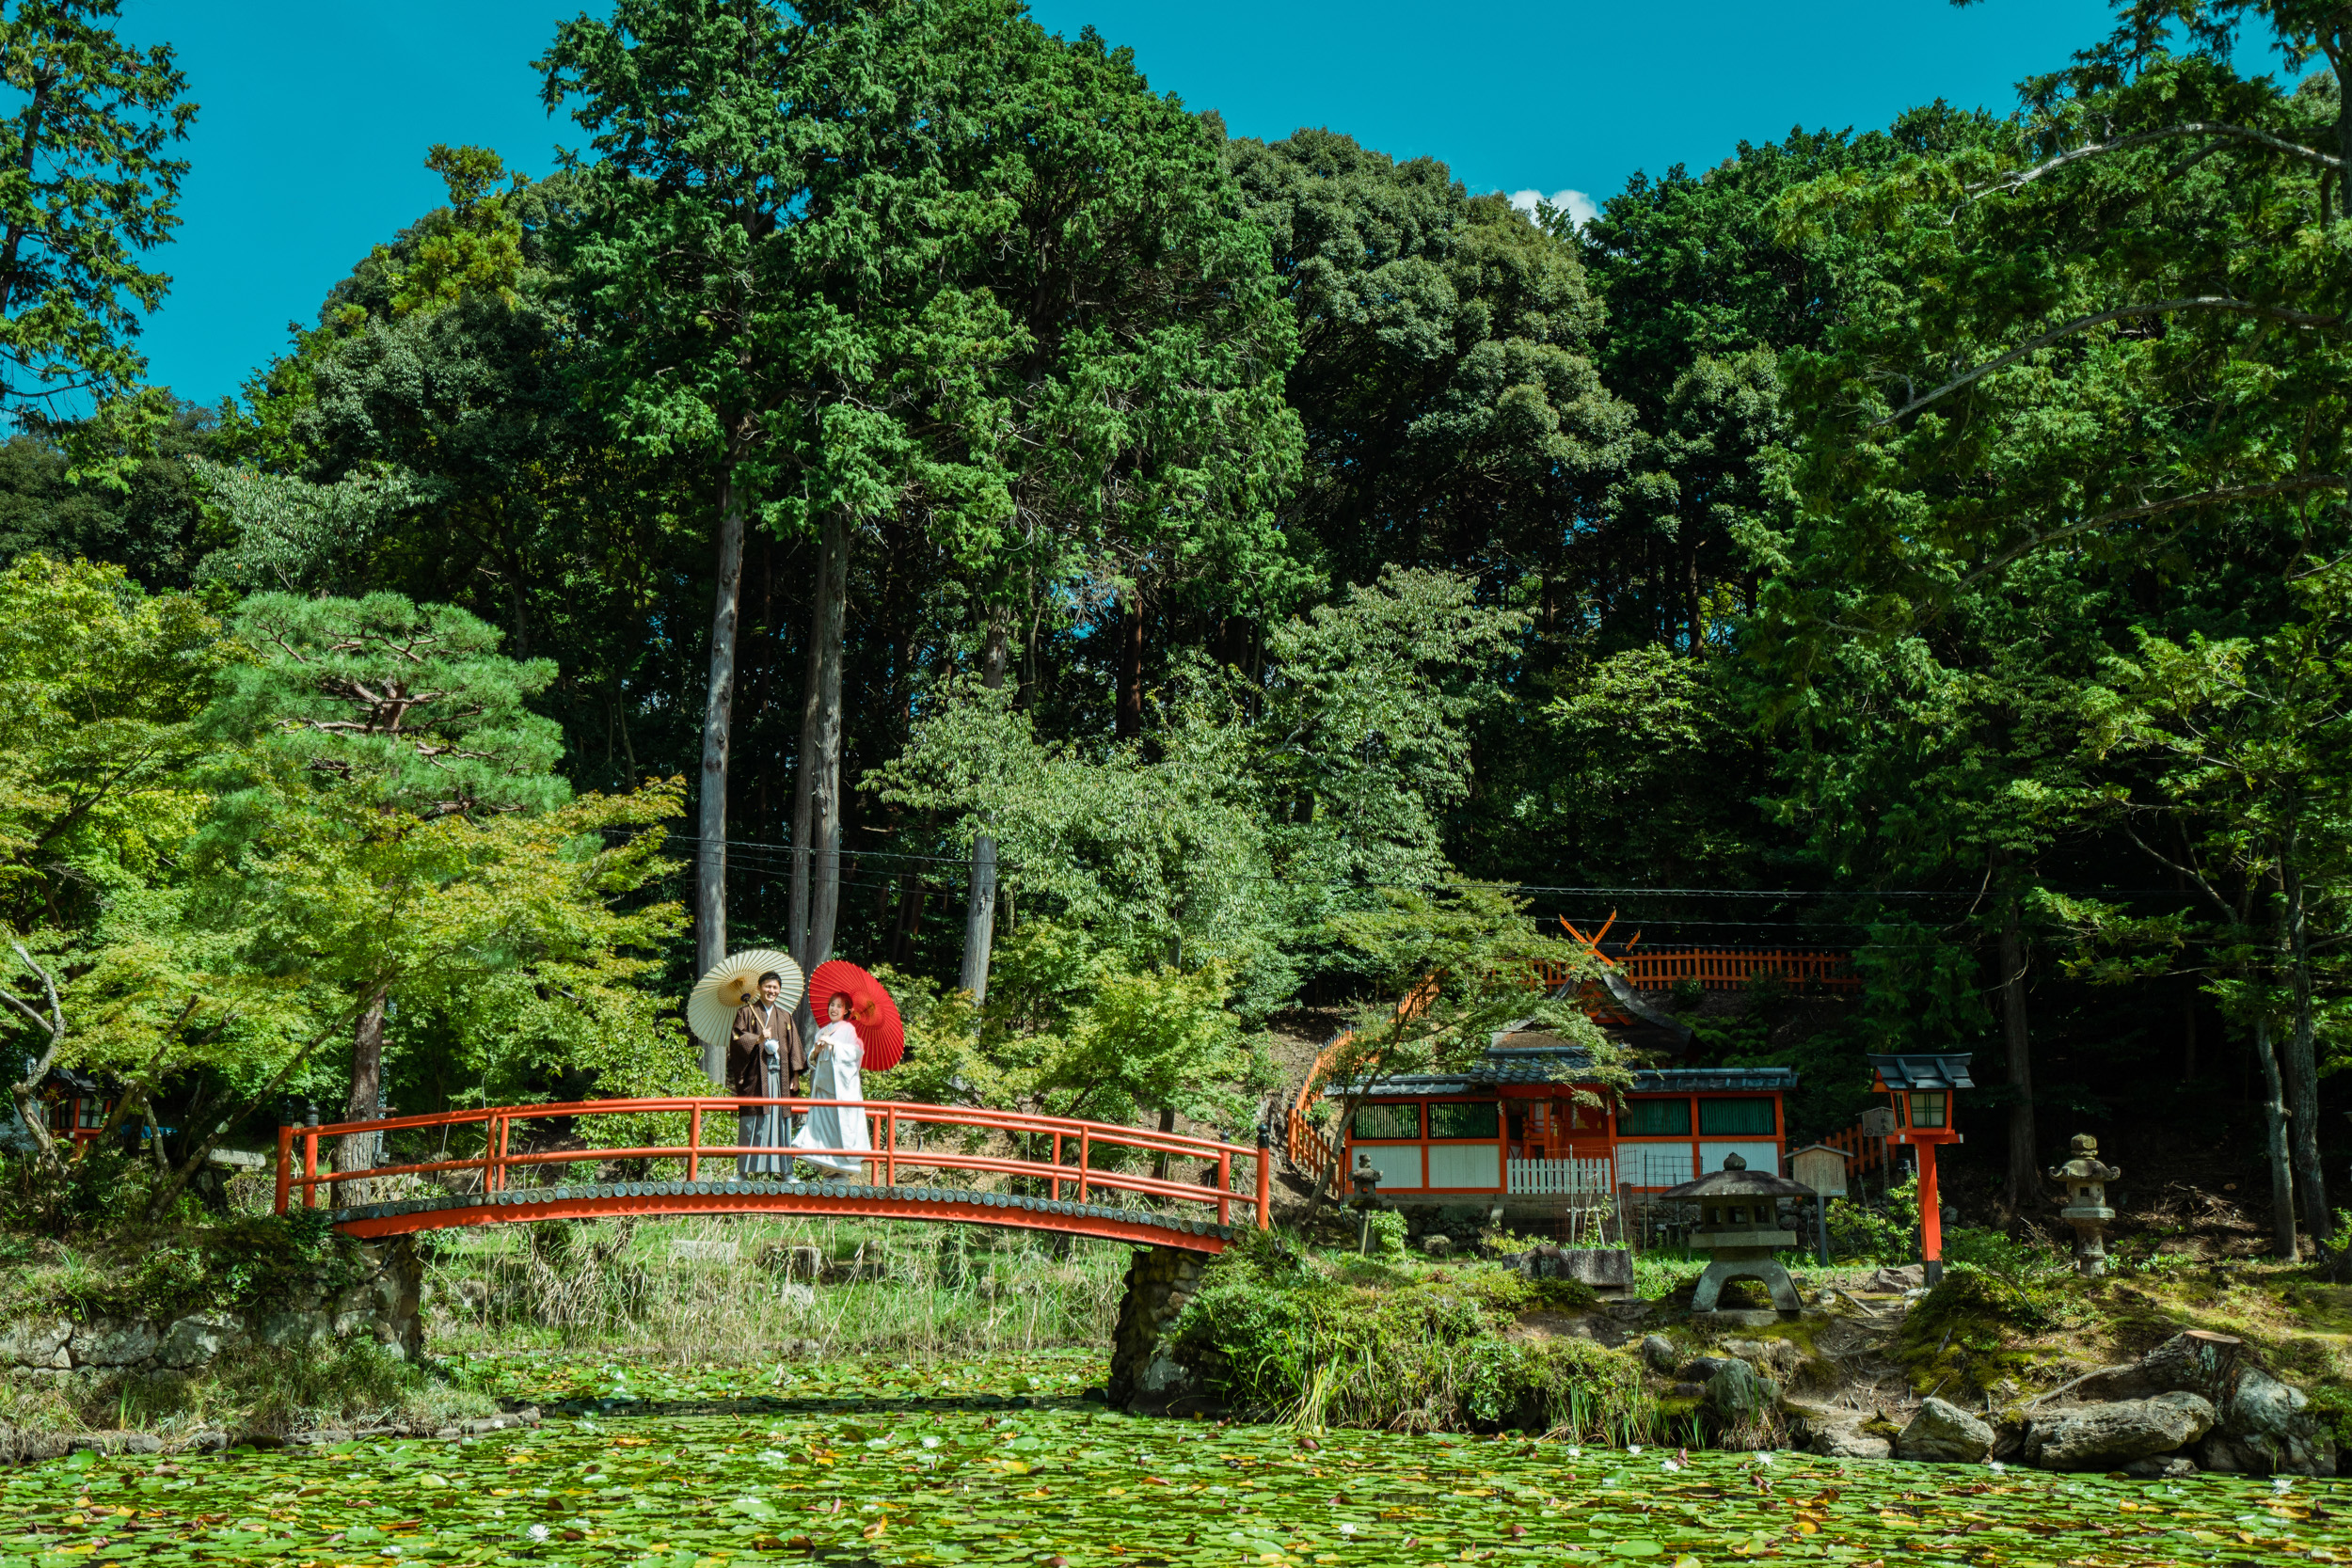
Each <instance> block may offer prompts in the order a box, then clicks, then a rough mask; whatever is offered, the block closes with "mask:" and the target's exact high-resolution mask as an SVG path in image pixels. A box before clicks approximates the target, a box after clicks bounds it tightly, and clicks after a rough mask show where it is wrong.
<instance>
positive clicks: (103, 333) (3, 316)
mask: <svg viewBox="0 0 2352 1568" xmlns="http://www.w3.org/2000/svg"><path fill="white" fill-rule="evenodd" d="M119 10H120V7H119V0H46V3H36V4H30V5H24V4H20V5H17V6H14V7H12V8H9V9H8V11H7V12H5V13H0V77H4V78H5V80H6V81H7V84H8V100H9V106H8V113H7V114H6V115H5V116H0V166H5V167H7V168H9V169H13V170H16V171H18V172H17V173H16V175H15V176H14V177H13V178H11V179H10V180H9V181H8V183H7V185H6V186H5V187H0V226H5V227H6V229H7V230H8V235H9V243H8V246H7V249H6V254H5V256H4V257H0V366H4V367H5V369H0V405H4V406H5V408H6V411H7V412H8V414H9V415H11V416H13V417H15V418H16V419H17V420H22V421H26V422H32V423H40V422H42V421H44V420H46V419H47V418H48V417H49V411H50V410H53V409H59V408H65V407H71V406H72V404H73V403H75V402H78V401H79V400H80V399H81V398H84V397H91V398H94V399H95V400H96V401H100V402H104V401H106V400H108V399H111V398H113V397H115V396H116V395H118V394H119V393H123V392H127V391H129V390H131V389H132V388H135V385H136V383H137V381H138V378H139V375H140V373H141V372H143V371H144V370H145V368H146V362H145V360H144V359H143V358H142V357H141V356H139V355H138V354H137V353H136V352H135V351H134V350H133V349H132V347H131V340H132V338H133V337H134V336H135V335H136V333H137V331H138V326H139V316H140V315H142V314H144V313H146V312H149V311H151V310H153V309H155V308H156V306H157V305H159V304H160V303H162V300H163V296H164V291H165V290H166V289H167V288H168V287H169V286H170V282H171V279H170V278H169V277H167V275H165V274H163V273H161V272H151V271H149V270H147V269H146V268H145V267H143V266H141V265H140V261H139V258H140V253H142V252H144V251H149V250H152V249H153V248H154V247H155V246H157V245H162V244H163V243H164V242H165V241H167V240H168V239H169V238H170V237H171V230H173V229H175V228H177V227H178V226H179V221H180V220H179V218H178V217H177V216H176V215H175V214H174V211H173V210H174V208H176V207H177V206H178V204H179V197H180V182H181V180H182V178H183V177H184V176H185V175H186V173H187V171H188V166H187V164H186V163H185V162H184V161H183V160H181V159H177V158H171V157H167V156H166V153H167V150H168V149H169V148H170V146H171V144H172V143H173V142H175V141H178V140H180V139H182V138H183V137H184V136H185V135H187V131H188V125H189V122H190V121H192V120H193V119H195V118H196V105H195V104H193V103H186V102H184V101H183V96H182V95H183V93H184V92H185V91H186V88H187V82H186V79H185V78H184V77H183V76H182V75H181V73H180V71H179V70H178V69H177V67H176V66H175V64H174V61H173V55H172V51H171V47H170V45H168V44H155V45H152V46H151V47H149V48H145V49H141V48H137V47H135V46H134V45H131V44H128V43H125V42H123V41H122V40H120V39H119V38H118V37H116V36H115V32H114V29H113V28H111V27H109V26H107V25H106V24H108V23H110V22H112V21H114V20H115V18H116V17H117V15H118V14H119ZM96 467H97V471H98V473H99V474H100V475H102V476H103V477H109V478H112V479H114V480H115V481H116V482H117V483H121V479H122V474H121V470H120V468H119V467H118V466H114V465H108V464H104V463H103V462H102V463H101V464H99V465H97V466H96Z"/></svg>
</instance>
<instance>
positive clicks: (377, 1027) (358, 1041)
mask: <svg viewBox="0 0 2352 1568" xmlns="http://www.w3.org/2000/svg"><path fill="white" fill-rule="evenodd" d="M384 997H385V993H384V992H383V991H380V990H379V991H377V992H376V993H375V995H374V996H373V998H371V999H370V1000H369V1002H368V1006H367V1009H366V1010H365V1011H363V1012H362V1013H360V1015H359V1022H358V1024H356V1025H355V1026H354V1027H353V1029H352V1031H351V1098H350V1099H348V1100H346V1101H343V1119H344V1120H345V1121H373V1120H374V1119H375V1118H376V1117H378V1116H379V1115H381V1114H382V1107H383V1104H384ZM373 1164H375V1134H374V1133H373V1132H346V1133H344V1134H343V1136H342V1137H341V1138H339V1139H337V1140H336V1144H335V1168H336V1169H337V1170H339V1171H344V1170H365V1169H367V1168H368V1167H369V1166H371V1165H373ZM367 1187H368V1184H367V1182H366V1181H364V1180H360V1181H338V1182H336V1183H335V1186H334V1189H333V1190H334V1194H335V1207H336V1208H339V1209H341V1208H347V1207H348V1206H350V1205H352V1204H354V1203H365V1202H366V1201H367V1200H368V1199H367Z"/></svg>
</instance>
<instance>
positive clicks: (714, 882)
mask: <svg viewBox="0 0 2352 1568" xmlns="http://www.w3.org/2000/svg"><path fill="white" fill-rule="evenodd" d="M815 14H817V15H819V16H822V15H823V14H824V13H823V12H822V11H818V12H817V13H815ZM851 30H852V31H853V32H854V31H855V30H856V28H855V26H854V24H852V28H851ZM836 64H837V65H841V66H844V67H850V66H851V62H850V60H848V59H846V58H844V57H842V55H838V54H829V53H828V52H827V51H825V50H823V49H821V48H820V47H818V41H817V40H814V39H813V38H812V37H811V36H810V31H809V29H808V27H807V26H806V25H805V24H795V23H793V22H790V21H787V16H786V13H785V12H784V10H783V9H782V8H780V7H777V6H775V5H772V4H770V3H768V0H621V3H620V4H618V5H617V6H616V7H615V8H614V9H613V12H612V18H611V19H610V20H609V21H605V22H597V21H592V20H591V19H590V18H588V17H587V16H585V15H583V16H581V17H580V18H579V19H578V20H576V21H573V22H568V23H564V24H561V25H560V26H559V27H558V28H557V30H556V37H555V41H554V44H553V45H552V46H551V47H550V48H549V49H548V53H547V55H545V56H544V57H543V58H542V59H541V60H540V61H539V62H538V69H539V70H540V71H543V72H544V74H545V78H546V85H545V90H544V97H545V100H546V103H547V104H548V108H549V109H550V110H553V109H556V108H559V107H563V106H564V105H565V104H567V103H571V101H573V100H577V103H576V105H575V106H574V107H573V109H572V118H573V119H575V120H577V121H578V122H579V123H580V126H581V127H582V128H583V129H585V130H586V131H588V132H589V133H590V145H591V147H592V149H593V150H594V152H595V154H596V157H595V159H594V160H593V161H592V162H587V163H583V164H580V165H577V166H574V172H575V174H576V176H577V178H578V181H579V187H578V200H579V202H580V208H581V213H580V223H579V225H578V227H577V228H576V229H575V230H572V231H571V236H572V244H571V248H570V251H569V253H568V255H567V257H566V261H567V263H568V266H567V270H568V276H569V277H570V280H571V285H572V287H573V288H574V289H575V290H576V291H577V292H578V293H579V294H580V296H581V300H582V305H583V308H584V309H592V310H593V311H594V312H595V314H596V315H597V316H598V317H599V318H600V319H601V320H602V321H604V322H605V323H607V324H609V325H608V329H607V330H606V331H604V332H602V333H600V334H599V335H598V336H597V338H596V340H595V341H593V343H592V345H591V348H590V352H589V354H588V356H586V357H585V358H584V360H583V362H582V365H581V376H582V388H583V391H584V394H585V395H586V397H587V398H588V399H589V400H590V402H591V403H592V404H595V405H596V406H597V407H599V408H601V409H603V410H605V411H606V413H607V414H608V416H609V418H610V419H611V420H612V425H613V428H614V429H615V431H616V432H617V433H618V434H619V435H620V436H621V437H622V438H623V439H624V440H626V441H628V442H630V443H632V444H634V445H636V446H638V447H640V448H642V449H643V450H644V451H647V452H648V453H651V454H653V455H656V456H658V457H663V458H672V459H676V460H681V461H685V462H689V463H691V464H694V465H696V466H699V467H702V468H703V469H704V471H705V472H706V473H707V476H708V482H709V483H710V485H711V490H712V499H713V509H714V512H715V515H716V516H717V519H718V529H717V537H716V540H715V546H716V560H717V568H716V578H717V589H716V593H715V595H714V600H713V606H712V612H711V631H710V642H709V656H710V672H709V680H708V683H707V690H706V696H705V704H704V717H703V744H702V759H701V766H700V768H699V770H698V772H697V775H696V777H697V781H698V782H697V784H696V789H695V797H696V800H697V802H698V813H699V815H698V817H697V831H698V832H699V835H700V836H699V842H698V844H697V846H696V854H695V893H694V941H695V965H696V968H697V970H698V971H699V970H703V969H707V968H708V967H709V966H710V965H712V964H714V963H716V962H717V961H718V960H719V958H721V957H722V956H723V955H724V954H725V952H726V947H727V937H726V880H725V878H726V839H727V772H728V755H729V743H730V725H731V722H732V717H733V705H734V697H735V656H736V624H737V619H738V615H739V599H740V593H741V576H742V561H743V537H744V530H745V527H746V525H747V519H748V518H749V517H750V516H751V515H753V514H754V512H755V511H757V510H762V509H763V508H767V509H772V508H774V507H775V506H776V505H777V504H778V503H779V502H780V501H781V500H782V499H783V498H784V497H785V496H787V495H791V494H794V493H799V494H801V495H803V496H804V497H806V498H807V499H808V501H809V503H810V504H808V505H807V507H806V509H805V510H806V512H807V514H808V515H813V516H818V517H822V518H825V519H827V520H828V526H829V527H830V528H831V530H832V532H831V533H829V534H828V536H827V538H826V541H825V546H824V547H825V551H826V555H825V563H824V565H822V566H821V567H820V571H821V572H822V573H824V574H825V576H824V578H823V581H824V584H825V585H826V586H825V589H824V590H823V591H820V593H819V595H818V597H819V602H820V607H823V608H820V609H819V611H818V614H819V617H820V620H823V619H825V618H826V617H831V621H830V623H829V624H830V625H831V626H834V627H837V626H838V616H839V613H840V612H839V610H838V608H837V605H838V598H839V590H838V589H835V588H834V587H833V586H832V585H833V584H834V583H836V582H840V581H842V580H844V579H843V572H844V569H845V565H846V555H847V548H848V545H847V536H846V531H845V529H846V517H845V515H844V514H843V513H842V512H841V509H840V505H839V501H838V499H836V498H834V497H832V496H829V495H822V494H819V495H815V496H808V494H807V492H808V491H809V490H810V489H811V488H818V487H820V486H811V485H809V484H807V483H805V481H804V480H803V476H802V475H800V474H798V473H794V472H793V471H792V469H791V466H788V465H787V462H786V454H787V452H789V451H791V450H792V448H793V445H794V441H795V437H796V436H798V435H799V434H800V433H799V432H797V431H796V429H795V426H796V425H797V424H798V423H799V421H800V420H801V417H802V415H803V404H804V401H805V399H806V397H807V388H808V374H807V370H808V367H807V366H806V365H805V364H804V362H803V356H804V355H805V353H806V350H807V341H806V338H805V336H804V334H805V333H806V331H807V329H808V327H809V326H810V325H812V324H811V323H810V322H809V321H808V319H807V310H806V300H805V298H804V296H803V293H802V283H803V279H802V278H801V277H800V276H799V275H798V274H797V273H796V271H795V270H794V266H793V255H794V246H793V243H792V242H793V239H794V218H795V208H796V207H797V206H798V205H799V204H801V203H803V202H804V201H806V200H807V199H808V198H809V185H810V181H811V179H812V177H813V175H814V173H815V168H814V166H815V164H816V163H817V162H818V160H820V159H821V158H823V157H825V156H827V155H829V154H831V153H834V152H835V151H837V150H838V149H836V148H834V147H833V146H830V145H829V144H828V143H829V137H828V127H827V126H826V124H825V123H824V121H825V120H826V119H834V118H836V117H835V116H834V115H827V114H825V113H824V112H823V109H824V108H830V107H832V106H834V105H835V104H838V103H840V100H841V98H842V96H844V95H845V94H853V93H854V91H855V87H854V85H853V84H854V80H855V79H854V77H852V78H851V79H850V80H835V79H834V78H832V77H831V76H829V74H828V71H829V68H831V67H833V66H834V65H836ZM819 106H823V107H822V108H820V107H819ZM836 113H837V111H836ZM800 510H801V509H800V508H795V511H796V512H798V511H800ZM818 641H820V642H821V641H828V639H826V638H825V637H824V636H823V635H822V634H821V632H820V636H819V638H818ZM830 641H833V642H834V645H835V647H836V648H837V644H838V634H837V630H836V631H835V632H834V636H833V637H832V639H831V640H830ZM832 657H834V659H835V660H837V659H838V654H837V652H835V653H834V655H833V656H832ZM836 667H837V666H836ZM799 842H802V843H804V842H805V841H804V840H803V841H799ZM796 935H797V931H796ZM721 1065H722V1064H720V1063H719V1062H717V1061H716V1060H707V1061H706V1062H705V1067H706V1068H707V1069H708V1070H709V1071H710V1073H711V1076H712V1077H713V1078H716V1077H718V1076H719V1068H720V1066H721Z"/></svg>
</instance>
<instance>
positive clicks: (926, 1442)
mask: <svg viewBox="0 0 2352 1568" xmlns="http://www.w3.org/2000/svg"><path fill="white" fill-rule="evenodd" d="M923 1446H924V1447H925V1448H927V1449H935V1448H937V1447H939V1439H938V1438H936V1437H926V1438H924V1439H923Z"/></svg>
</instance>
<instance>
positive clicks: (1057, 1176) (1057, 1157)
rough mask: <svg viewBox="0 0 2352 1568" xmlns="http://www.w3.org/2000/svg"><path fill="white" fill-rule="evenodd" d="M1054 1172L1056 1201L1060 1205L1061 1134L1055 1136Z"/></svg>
mask: <svg viewBox="0 0 2352 1568" xmlns="http://www.w3.org/2000/svg"><path fill="white" fill-rule="evenodd" d="M1054 1171H1055V1175H1054V1177H1053V1178H1052V1180H1053V1184H1054V1201H1055V1202H1057V1203H1059V1202H1060V1201H1061V1175H1060V1172H1061V1134H1060V1133H1059V1132H1057V1133H1055V1134H1054Z"/></svg>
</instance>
